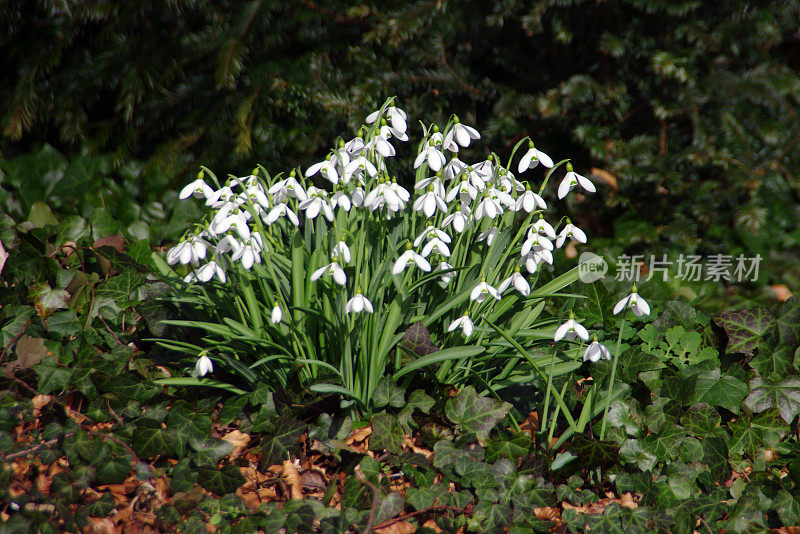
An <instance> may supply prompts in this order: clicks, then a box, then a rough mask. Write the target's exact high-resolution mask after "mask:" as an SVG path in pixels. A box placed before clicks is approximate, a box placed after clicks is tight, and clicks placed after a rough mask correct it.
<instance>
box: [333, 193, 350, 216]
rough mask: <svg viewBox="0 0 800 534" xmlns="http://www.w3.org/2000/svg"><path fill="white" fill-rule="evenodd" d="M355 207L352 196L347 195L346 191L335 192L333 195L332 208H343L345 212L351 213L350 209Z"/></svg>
mask: <svg viewBox="0 0 800 534" xmlns="http://www.w3.org/2000/svg"><path fill="white" fill-rule="evenodd" d="M352 206H353V202H352V200H351V199H350V196H349V195H348V194H347V193H345V192H344V191H341V190H339V191H334V193H333V195H331V207H332V208H334V209H335V208H337V207H338V208H342V209H343V210H344V211H348V212H349V211H350V208H351V207H352Z"/></svg>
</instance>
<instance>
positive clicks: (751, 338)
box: [714, 306, 776, 356]
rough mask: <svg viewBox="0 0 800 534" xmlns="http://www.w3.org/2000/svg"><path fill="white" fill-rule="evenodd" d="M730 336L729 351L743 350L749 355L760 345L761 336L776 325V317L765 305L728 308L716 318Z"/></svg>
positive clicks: (715, 320)
mask: <svg viewBox="0 0 800 534" xmlns="http://www.w3.org/2000/svg"><path fill="white" fill-rule="evenodd" d="M714 322H715V323H716V324H717V325H719V327H720V328H722V329H723V330H725V334H727V336H728V347H727V349H726V350H727V352H729V353H731V352H741V353H743V354H746V355H748V356H751V355H752V354H753V351H754V350H755V348H756V347H757V346H758V344H759V342H760V341H761V338H762V337H763V336H764V334H766V333H767V331H768V330H769V329H770V328H772V327H773V326H775V323H776V321H775V317H773V316H772V314H771V313H770V312H769V311H768V310H767V309H766V308H764V307H762V306H759V307H757V308H750V309H747V310H728V311H724V312H722V313H720V314H719V315H717V317H716V318H715V319H714Z"/></svg>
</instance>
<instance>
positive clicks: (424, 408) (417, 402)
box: [397, 389, 434, 429]
mask: <svg viewBox="0 0 800 534" xmlns="http://www.w3.org/2000/svg"><path fill="white" fill-rule="evenodd" d="M433 405H434V400H433V398H431V396H430V395H428V394H427V393H425V392H424V391H422V390H421V389H415V390H414V391H412V392H411V395H409V396H408V402H406V405H405V406H403V409H402V410H400V413H399V414H397V420H398V421H399V422H400V424H401V425H403V427H404V428H406V429H408V427H409V426H410V425H411V422H412V421H413V419H412V415H414V410H416V409H419V411H421V412H423V413H428V412H430V410H431V408H433Z"/></svg>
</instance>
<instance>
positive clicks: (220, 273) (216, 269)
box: [197, 260, 227, 284]
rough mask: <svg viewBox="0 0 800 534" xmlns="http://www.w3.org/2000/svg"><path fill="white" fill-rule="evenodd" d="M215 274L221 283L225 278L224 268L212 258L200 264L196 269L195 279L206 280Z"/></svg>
mask: <svg viewBox="0 0 800 534" xmlns="http://www.w3.org/2000/svg"><path fill="white" fill-rule="evenodd" d="M215 275H216V277H217V279H218V280H219V281H220V282H222V283H223V284H224V283H225V281H226V280H227V277H226V276H225V270H224V269H223V268H222V266H221V265H220V264H219V263H217V262H216V261H214V260H211V261H210V262H208V263H206V264H205V265H203V266H201V267H200V268H199V269H197V279H198V280H200V281H201V282H208V281H209V280H211V279H212V278H213V277H214V276H215Z"/></svg>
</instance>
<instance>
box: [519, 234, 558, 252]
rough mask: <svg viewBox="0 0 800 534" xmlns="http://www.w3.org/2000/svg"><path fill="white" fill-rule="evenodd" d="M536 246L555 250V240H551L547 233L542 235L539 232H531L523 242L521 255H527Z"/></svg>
mask: <svg viewBox="0 0 800 534" xmlns="http://www.w3.org/2000/svg"><path fill="white" fill-rule="evenodd" d="M535 247H538V248H539V249H544V250H553V242H552V241H550V240H549V239H548V238H547V236H546V235H542V234H540V233H538V232H529V235H528V238H527V239H525V241H523V242H522V250H521V251H520V255H522V256H527V255H528V253H529V252H530V251H531V250H533V249H534V248H535Z"/></svg>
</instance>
